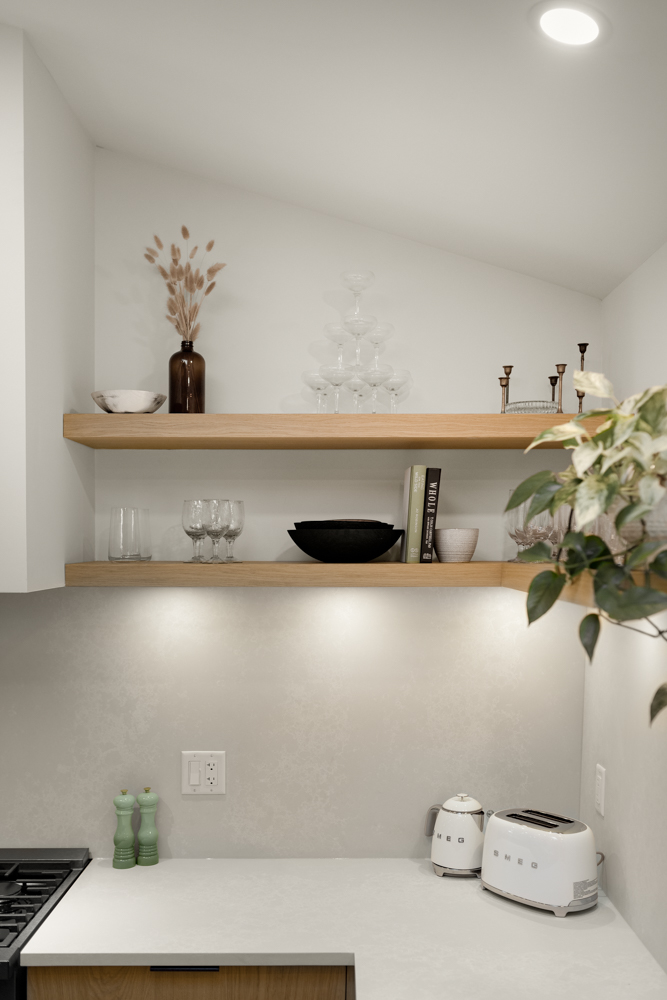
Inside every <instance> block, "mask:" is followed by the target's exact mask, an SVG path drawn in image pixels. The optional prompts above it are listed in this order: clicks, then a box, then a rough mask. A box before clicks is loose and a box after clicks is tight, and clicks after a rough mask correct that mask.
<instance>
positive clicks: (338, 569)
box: [65, 562, 592, 605]
mask: <svg viewBox="0 0 667 1000" xmlns="http://www.w3.org/2000/svg"><path fill="white" fill-rule="evenodd" d="M546 568H547V567H546V566H545V565H544V564H538V565H532V566H531V565H522V564H521V563H509V562H507V563H506V562H469V563H432V564H431V565H425V564H421V565H420V564H408V563H391V562H375V563H319V562H318V563H308V562H242V563H236V564H230V565H225V564H222V565H220V564H217V565H209V564H207V563H199V564H197V563H180V562H136V563H121V562H87V563H70V564H69V565H67V566H66V567H65V585H66V586H67V587H507V588H509V589H510V590H521V591H524V592H525V591H527V590H528V587H529V586H530V581H531V580H532V579H533V577H534V576H535V575H536V574H537V573H541V572H542V571H543V570H544V569H546ZM562 598H563V600H566V601H571V602H573V603H575V604H585V605H588V604H591V603H592V588H591V584H590V581H589V580H588V579H582V580H580V581H579V582H577V583H576V584H575V585H574V586H571V587H567V588H566V589H565V591H564V592H563V595H562Z"/></svg>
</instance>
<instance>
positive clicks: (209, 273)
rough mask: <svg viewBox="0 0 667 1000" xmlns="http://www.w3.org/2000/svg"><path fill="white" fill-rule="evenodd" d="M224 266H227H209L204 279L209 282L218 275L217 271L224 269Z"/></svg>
mask: <svg viewBox="0 0 667 1000" xmlns="http://www.w3.org/2000/svg"><path fill="white" fill-rule="evenodd" d="M226 266H227V265H226V264H211V266H210V267H209V269H208V271H207V272H206V277H207V278H208V280H209V281H210V280H211V278H214V277H215V275H216V274H217V273H218V271H222V269H223V267H226Z"/></svg>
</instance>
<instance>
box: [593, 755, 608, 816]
mask: <svg viewBox="0 0 667 1000" xmlns="http://www.w3.org/2000/svg"><path fill="white" fill-rule="evenodd" d="M606 780H607V769H606V767H603V766H602V764H596V765H595V809H596V811H597V812H599V814H600V816H603V817H604V786H605V784H606Z"/></svg>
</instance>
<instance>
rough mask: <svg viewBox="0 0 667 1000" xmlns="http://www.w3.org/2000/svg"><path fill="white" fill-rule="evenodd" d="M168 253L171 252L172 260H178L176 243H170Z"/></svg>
mask: <svg viewBox="0 0 667 1000" xmlns="http://www.w3.org/2000/svg"><path fill="white" fill-rule="evenodd" d="M170 253H171V259H172V260H178V253H177V247H176V244H175V243H172V244H171V250H170Z"/></svg>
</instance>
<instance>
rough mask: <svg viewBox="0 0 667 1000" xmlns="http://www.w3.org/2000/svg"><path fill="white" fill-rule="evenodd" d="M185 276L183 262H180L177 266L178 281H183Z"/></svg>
mask: <svg viewBox="0 0 667 1000" xmlns="http://www.w3.org/2000/svg"><path fill="white" fill-rule="evenodd" d="M184 277H185V269H184V267H183V265H182V264H179V265H178V267H177V268H176V278H177V280H178V281H183V278H184Z"/></svg>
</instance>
